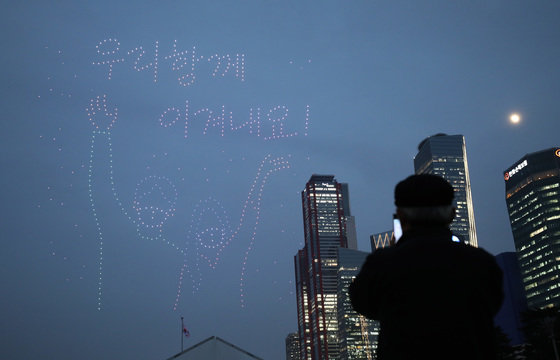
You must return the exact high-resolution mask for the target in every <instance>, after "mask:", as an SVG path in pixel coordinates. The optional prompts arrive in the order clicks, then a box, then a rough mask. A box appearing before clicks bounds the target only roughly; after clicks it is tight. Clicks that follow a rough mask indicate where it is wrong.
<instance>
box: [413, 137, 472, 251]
mask: <svg viewBox="0 0 560 360" xmlns="http://www.w3.org/2000/svg"><path fill="white" fill-rule="evenodd" d="M414 171H415V172H416V174H434V175H439V176H441V177H443V178H444V179H445V180H447V181H449V183H450V184H451V185H452V186H453V189H455V199H454V206H455V208H456V215H455V219H454V220H453V222H452V223H451V226H450V228H451V231H452V232H453V234H455V235H457V236H458V237H459V238H460V239H461V240H463V241H464V242H466V243H468V244H470V245H473V246H478V241H477V238H476V226H475V222H474V210H473V202H472V195H471V180H470V177H469V167H468V164H467V148H466V146H465V137H464V136H463V135H446V134H436V135H433V136H430V137H428V138H426V139H424V140H423V141H422V142H421V143H420V145H418V154H416V156H415V157H414Z"/></svg>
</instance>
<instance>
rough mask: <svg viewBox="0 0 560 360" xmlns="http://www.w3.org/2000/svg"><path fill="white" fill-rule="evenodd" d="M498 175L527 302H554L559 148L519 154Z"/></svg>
mask: <svg viewBox="0 0 560 360" xmlns="http://www.w3.org/2000/svg"><path fill="white" fill-rule="evenodd" d="M504 180H505V185H506V204H507V208H508V213H509V220H510V223H511V231H512V233H513V240H514V242H515V249H516V252H517V258H518V260H519V267H520V271H521V277H522V281H523V287H524V289H525V295H526V297H527V305H528V306H529V307H530V308H534V309H536V308H540V309H542V308H547V307H551V306H560V149H559V148H550V149H546V150H542V151H539V152H535V153H531V154H527V155H525V156H524V157H523V158H521V159H520V160H519V161H517V162H516V163H515V164H514V165H513V166H511V167H510V168H508V169H507V170H506V171H504Z"/></svg>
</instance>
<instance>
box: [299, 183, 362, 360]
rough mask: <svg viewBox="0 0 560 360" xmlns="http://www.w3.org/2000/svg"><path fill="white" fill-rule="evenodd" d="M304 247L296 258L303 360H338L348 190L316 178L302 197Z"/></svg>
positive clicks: (346, 240)
mask: <svg viewBox="0 0 560 360" xmlns="http://www.w3.org/2000/svg"><path fill="white" fill-rule="evenodd" d="M301 200H302V207H303V227H304V235H305V246H304V248H303V249H301V250H300V251H298V254H297V255H296V256H295V259H294V262H295V275H296V296H297V312H298V336H299V339H300V351H301V359H313V360H326V359H338V356H339V344H338V320H337V313H336V309H337V273H338V259H337V258H338V248H339V247H343V248H347V247H348V236H347V234H348V233H352V232H355V230H351V231H349V230H348V227H349V226H350V225H351V224H353V222H350V223H349V222H348V221H347V217H348V216H350V215H351V214H350V205H349V199H348V185H347V184H341V183H338V182H337V181H336V180H335V178H334V176H333V175H313V176H311V178H310V179H309V181H308V182H307V184H306V186H305V189H304V190H303V191H302V193H301Z"/></svg>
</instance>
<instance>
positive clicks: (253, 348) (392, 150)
mask: <svg viewBox="0 0 560 360" xmlns="http://www.w3.org/2000/svg"><path fill="white" fill-rule="evenodd" d="M2 10H3V11H2V12H0V14H1V15H0V16H3V19H2V20H3V21H2V22H0V24H2V25H0V26H2V29H3V30H4V33H5V34H10V35H9V36H7V37H6V41H5V44H4V52H3V53H4V54H5V56H4V57H2V59H1V60H0V62H1V63H2V70H1V73H2V78H3V80H4V81H3V84H4V87H3V93H2V94H3V96H2V109H3V110H4V113H3V114H4V116H3V117H2V122H1V129H2V131H0V136H1V137H2V141H0V146H1V147H2V151H1V154H2V155H1V156H0V161H1V164H2V168H3V169H4V172H3V174H4V176H2V177H0V182H1V184H2V186H1V187H0V189H2V198H1V199H2V201H1V204H2V205H1V211H0V219H1V221H0V243H1V244H2V251H0V254H2V255H1V256H2V258H1V263H2V266H3V271H2V275H1V281H2V285H3V296H2V297H1V298H0V305H1V306H2V309H3V312H4V313H5V314H6V319H5V321H4V322H3V325H2V327H1V331H2V333H3V334H5V338H4V341H5V343H6V344H7V345H6V346H5V347H3V348H2V349H1V350H0V357H1V358H10V359H29V358H37V357H42V358H57V359H70V358H75V357H79V358H82V359H86V360H87V359H97V358H99V357H104V358H128V357H135V358H138V359H154V358H161V359H165V358H168V357H169V356H172V355H173V354H176V353H177V352H178V351H179V349H180V340H181V338H180V337H179V336H180V335H181V334H180V333H179V330H180V318H181V317H184V320H185V326H186V327H187V328H188V330H189V332H190V337H189V338H184V337H183V338H184V341H185V347H186V348H187V347H189V346H191V345H193V344H197V343H199V342H201V341H203V340H204V339H207V338H209V337H211V336H218V337H220V338H221V339H225V340H227V341H228V342H230V343H232V344H235V345H236V346H239V347H240V348H242V349H245V350H247V351H249V352H250V353H252V354H254V355H255V356H257V357H260V358H265V359H278V358H283V357H284V356H285V343H284V339H285V336H286V334H288V333H291V332H294V331H296V318H297V310H296V302H295V291H296V290H295V281H294V263H293V256H294V254H296V253H297V251H298V250H299V249H301V248H302V247H303V246H304V236H303V233H302V223H303V222H302V221H303V219H302V213H301V190H302V185H303V184H305V182H306V181H307V180H308V179H309V177H310V176H311V175H312V174H334V175H336V178H337V179H338V181H340V182H344V183H348V184H349V186H350V192H351V202H352V204H351V206H352V216H353V218H352V219H348V221H349V222H353V223H355V225H356V239H357V241H356V242H357V244H356V245H357V246H356V247H357V248H358V249H359V250H363V251H370V239H369V236H370V235H371V234H378V233H382V232H385V231H389V230H390V229H391V228H392V215H393V213H394V211H395V206H394V203H393V190H394V186H395V184H397V182H398V181H400V180H402V179H404V178H405V177H407V176H408V175H411V174H412V173H413V167H412V163H413V158H414V156H415V154H416V152H417V151H416V146H417V144H418V143H419V142H420V141H422V139H424V138H426V137H427V136H430V135H433V134H437V133H447V134H462V135H464V136H465V139H466V143H467V150H468V161H469V172H470V178H471V186H472V197H473V202H474V205H475V216H476V228H477V235H478V245H479V247H481V248H484V249H486V250H488V251H489V252H490V253H492V254H498V253H501V252H504V251H513V250H514V244H513V236H512V233H511V228H510V224H509V220H508V214H507V207H506V203H505V199H504V180H503V171H504V169H506V168H507V167H508V166H510V165H511V164H514V163H515V162H516V161H517V160H518V159H520V158H522V157H523V156H524V155H525V154H529V153H531V152H534V151H538V150H539V149H545V148H549V147H552V146H557V145H558V141H557V134H558V132H559V131H560V122H558V121H557V119H558V118H560V108H559V107H558V105H557V103H558V99H557V97H558V96H557V94H558V93H560V81H559V79H560V68H559V67H558V65H557V64H558V61H557V60H558V58H559V57H560V49H559V48H558V47H557V46H556V39H557V38H558V37H559V36H560V28H559V27H558V23H559V21H560V4H557V3H553V2H546V3H538V4H527V3H526V2H523V1H520V0H514V1H507V2H506V1H502V0H495V1H491V2H474V3H473V2H469V3H463V4H452V3H448V2H442V1H437V0H426V1H425V2H419V3H412V2H410V1H404V0H396V1H390V2H385V3H383V2H382V3H379V2H351V3H341V2H337V1H331V0H328V1H322V2H315V1H311V2H296V1H287V2H274V3H270V2H267V3H264V2H261V1H254V0H249V1H247V2H243V3H237V2H236V3H233V2H227V1H223V0H212V1H199V0H194V1H190V2H184V3H167V2H161V3H157V4H156V3H153V2H146V1H142V0H140V1H138V2H136V3H134V4H131V3H115V2H110V1H106V0H99V1H96V2H90V1H84V2H80V3H70V2H57V3H43V2H33V1H32V2H20V3H15V2H8V3H4V4H3V6H2ZM513 113H517V114H518V115H519V117H511V119H510V115H511V114H513ZM514 120H515V121H514ZM270 324H274V327H272V328H271V326H270ZM84 327H85V328H87V335H86V334H85V333H84V332H83V331H78V330H77V329H81V328H84ZM30 329H33V331H32V332H30ZM33 333H35V334H41V336H36V337H33V336H32V334H33Z"/></svg>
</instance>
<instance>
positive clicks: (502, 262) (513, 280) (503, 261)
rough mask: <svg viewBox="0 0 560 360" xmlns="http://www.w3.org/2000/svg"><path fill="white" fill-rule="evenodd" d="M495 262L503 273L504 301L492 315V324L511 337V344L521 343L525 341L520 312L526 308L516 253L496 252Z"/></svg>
mask: <svg viewBox="0 0 560 360" xmlns="http://www.w3.org/2000/svg"><path fill="white" fill-rule="evenodd" d="M496 262H497V263H498V265H499V266H500V269H502V272H503V274H504V302H503V303H502V307H501V308H500V311H499V312H498V314H496V316H495V317H494V324H495V325H496V326H499V327H501V328H502V330H503V331H504V333H505V334H507V336H508V337H509V338H510V339H511V345H514V346H516V345H522V344H523V343H524V342H525V341H524V338H523V332H522V331H521V329H522V326H523V323H522V321H521V314H522V313H523V312H525V311H526V310H527V299H525V292H524V291H523V283H522V282H521V272H520V271H519V264H518V262H517V254H516V253H515V252H504V253H501V254H498V255H496Z"/></svg>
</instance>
